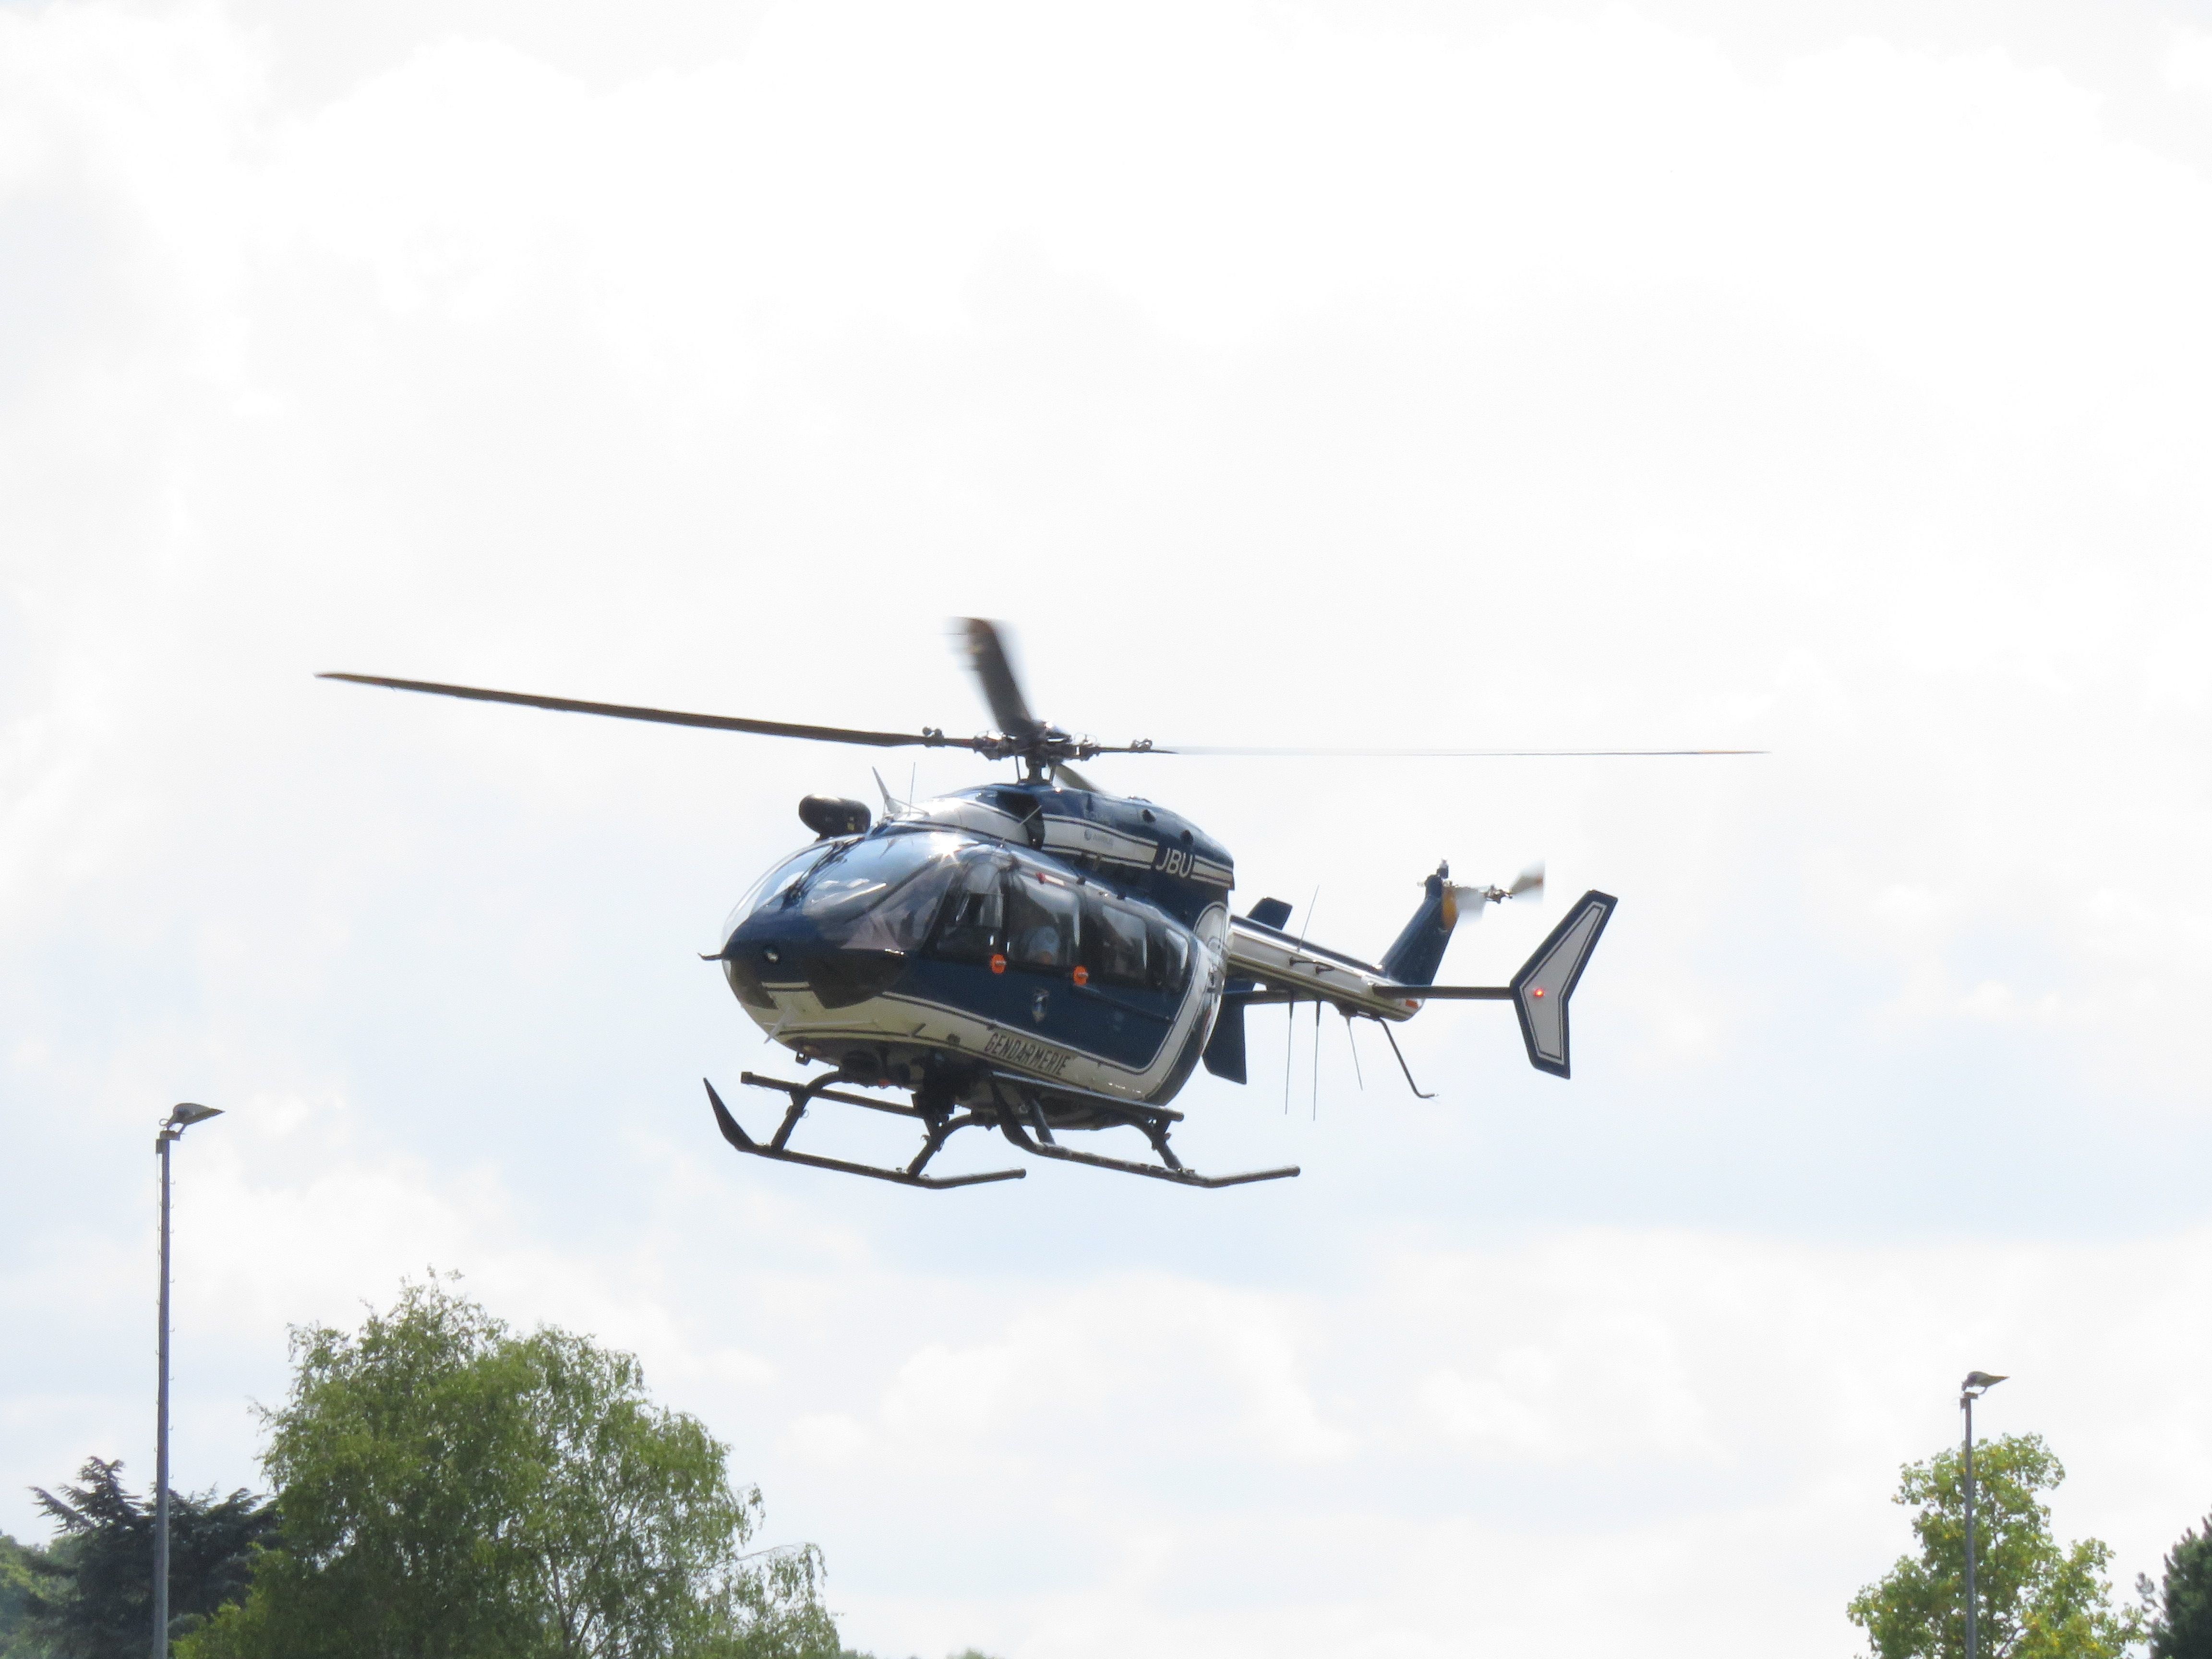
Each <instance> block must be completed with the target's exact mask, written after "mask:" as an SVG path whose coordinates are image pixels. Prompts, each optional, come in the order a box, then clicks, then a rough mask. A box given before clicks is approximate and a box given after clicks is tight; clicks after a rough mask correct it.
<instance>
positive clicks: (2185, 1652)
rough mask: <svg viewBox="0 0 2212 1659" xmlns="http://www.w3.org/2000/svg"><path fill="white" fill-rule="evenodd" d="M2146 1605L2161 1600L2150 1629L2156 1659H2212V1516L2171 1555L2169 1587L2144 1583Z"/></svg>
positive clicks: (2168, 1557) (2192, 1530)
mask: <svg viewBox="0 0 2212 1659" xmlns="http://www.w3.org/2000/svg"><path fill="white" fill-rule="evenodd" d="M2140 1582H2141V1583H2142V1588H2143V1589H2144V1592H2145V1595H2144V1600H2146V1601H2149V1600H2150V1599H2151V1597H2152V1596H2153V1595H2155V1596H2156V1597H2157V1609H2158V1610H2157V1612H2156V1613H2155V1614H2154V1616H2153V1618H2152V1620H2151V1627H2150V1655H2151V1659H2212V1516H2206V1517H2205V1520H2204V1529H2203V1531H2202V1532H2199V1531H2198V1530H2197V1528H2194V1527H2191V1528H2190V1529H2189V1530H2188V1531H2187V1532H2185V1533H2184V1534H2181V1541H2180V1542H2179V1543H2178V1544H2176V1545H2175V1546H2174V1547H2173V1548H2172V1550H2170V1551H2168V1552H2167V1553H2166V1577H2165V1582H2164V1583H2162V1584H2161V1585H2160V1586H2159V1587H2158V1589H2156V1590H2153V1589H2151V1585H2150V1581H2149V1579H2148V1577H2145V1578H2143V1579H2142V1580H2141V1581H2140Z"/></svg>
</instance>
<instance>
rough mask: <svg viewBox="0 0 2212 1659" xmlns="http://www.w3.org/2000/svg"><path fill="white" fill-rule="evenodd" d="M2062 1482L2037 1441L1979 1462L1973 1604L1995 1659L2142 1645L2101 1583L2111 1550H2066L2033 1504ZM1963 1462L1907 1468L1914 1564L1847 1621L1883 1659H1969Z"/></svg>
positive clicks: (1901, 1494) (2097, 1658) (2100, 1653)
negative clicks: (1916, 1543)
mask: <svg viewBox="0 0 2212 1659" xmlns="http://www.w3.org/2000/svg"><path fill="white" fill-rule="evenodd" d="M2065 1478H2066V1471H2065V1469H2064V1468H2063V1467H2062V1466H2061V1465H2060V1463H2059V1462H2058V1459H2057V1457H2056V1456H2054V1455H2052V1453H2051V1449H2050V1448H2049V1447H2047V1446H2045V1444H2044V1443H2043V1439H2042V1437H2040V1436H2039V1435H2033V1434H2029V1435H2006V1436H2003V1437H2001V1438H1998V1439H1996V1440H1991V1441H1990V1442H1988V1443H1985V1444H1984V1445H1982V1446H1979V1447H1977V1448H1976V1449H1975V1455H1974V1485H1975V1488H1976V1492H1975V1498H1976V1502H1975V1524H1974V1534H1975V1537H1974V1599H1975V1601H1976V1602H1977V1604H1978V1608H1979V1621H1978V1622H1979V1630H1978V1646H1979V1649H1980V1651H1981V1653H1982V1654H1983V1655H1984V1656H1987V1659H2116V1656H2118V1655H2119V1654H2120V1653H2121V1652H2122V1651H2123V1650H2124V1649H2125V1648H2126V1647H2127V1646H2128V1645H2129V1644H2130V1643H2132V1642H2135V1641H2136V1640H2138V1639H2140V1638H2141V1637H2142V1620H2141V1616H2140V1615H2139V1614H2138V1613H2136V1612H2135V1611H2134V1610H2133V1609H2128V1610H2125V1611H2119V1610H2115V1608H2114V1607H2112V1601H2111V1596H2112V1585H2111V1584H2110V1583H2107V1582H2106V1579H2105V1577H2104V1576H2103V1575H2104V1573H2105V1571H2106V1568H2107V1565H2109V1563H2110V1561H2111V1559H2112V1551H2111V1549H2110V1547H2108V1546H2106V1545H2105V1544H2103V1543H2100V1542H2099V1541H2097V1540H2096V1539H2093V1538H2085V1539H2083V1540H2082V1541H2081V1542H2080V1543H2078V1544H2075V1545H2073V1546H2072V1547H2062V1546H2061V1545H2060V1544H2059V1543H2058V1541H2057V1540H2056V1539H2054V1538H2053V1537H2052V1536H2051V1511H2050V1510H2049V1509H2048V1508H2047V1507H2046V1506H2045V1504H2042V1503H2040V1502H2039V1501H2038V1499H2037V1494H2038V1493H2039V1492H2049V1491H2051V1490H2052V1489H2054V1488H2055V1487H2057V1486H2058V1484H2059V1483H2060V1482H2061V1481H2063V1480H2065ZM1963 1488H1964V1482H1963V1480H1962V1470H1961V1464H1960V1455H1959V1453H1958V1452H1956V1451H1946V1452H1943V1453H1941V1454H1939V1455H1936V1456H1935V1457H1931V1458H1929V1460H1928V1461H1927V1462H1922V1463H1914V1464H1911V1465H1909V1466H1907V1468H1905V1471H1904V1473H1903V1477H1902V1479H1901V1480H1899V1485H1898V1492H1897V1498H1896V1501H1897V1502H1898V1503H1899V1504H1904V1505H1905V1506H1906V1507H1908V1508H1910V1509H1911V1510H1914V1511H1915V1514H1914V1516H1913V1517H1912V1530H1913V1534H1914V1535H1915V1536H1916V1537H1917V1539H1918V1540H1919V1544H1920V1551H1919V1553H1918V1554H1917V1555H1908V1556H1905V1557H1903V1558H1901V1559H1899V1561H1898V1563H1897V1565H1895V1566H1894V1567H1893V1568H1891V1569H1890V1571H1889V1574H1888V1576H1887V1577H1884V1578H1883V1579H1881V1582H1879V1583H1874V1584H1869V1585H1868V1586H1867V1587H1866V1588H1865V1589H1863V1590H1861V1591H1860V1592H1859V1593H1858V1595H1857V1596H1855V1597H1854V1598H1852V1601H1851V1603H1850V1619H1851V1622H1852V1623H1853V1624H1855V1625H1858V1626H1862V1627H1863V1629H1864V1630H1865V1631H1866V1633H1867V1639H1868V1643H1869V1646H1870V1647H1871V1648H1872V1649H1873V1651H1874V1654H1875V1659H1963V1656H1964V1654H1965V1652H1966V1582H1965V1580H1966V1502H1965V1493H1964V1490H1963Z"/></svg>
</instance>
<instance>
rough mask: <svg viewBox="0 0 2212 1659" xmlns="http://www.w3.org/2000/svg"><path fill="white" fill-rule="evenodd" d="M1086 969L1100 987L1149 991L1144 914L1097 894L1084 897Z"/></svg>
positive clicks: (1084, 961) (1084, 957) (1084, 960)
mask: <svg viewBox="0 0 2212 1659" xmlns="http://www.w3.org/2000/svg"><path fill="white" fill-rule="evenodd" d="M1085 899H1086V900H1087V901H1088V902H1086V903H1085V905H1084V907H1083V908H1084V913H1085V914H1084V953H1083V963H1084V966H1085V968H1086V969H1089V970H1090V973H1091V978H1092V979H1093V980H1094V981H1096V982H1097V983H1098V984H1100V985H1119V986H1123V987H1127V988H1128V989H1130V990H1138V991H1140V990H1143V989H1144V988H1146V971H1145V970H1146V957H1147V952H1146V948H1145V917H1144V913H1143V912H1141V911H1139V910H1135V909H1133V908H1130V907H1129V906H1128V905H1126V904H1117V903H1116V902H1114V901H1113V900H1112V899H1109V898H1106V897H1103V896H1098V895H1095V894H1085Z"/></svg>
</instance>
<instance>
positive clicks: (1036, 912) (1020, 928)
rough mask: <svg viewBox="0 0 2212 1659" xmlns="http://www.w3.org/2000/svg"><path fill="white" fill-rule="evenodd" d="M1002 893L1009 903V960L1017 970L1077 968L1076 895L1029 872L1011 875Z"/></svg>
mask: <svg viewBox="0 0 2212 1659" xmlns="http://www.w3.org/2000/svg"><path fill="white" fill-rule="evenodd" d="M1001 892H1002V894H1003V896H1004V897H1005V901H1006V960H1007V961H1008V962H1010V963H1012V964H1013V965H1014V966H1016V967H1018V968H1035V969H1066V968H1071V967H1073V966H1074V964H1075V947H1076V929H1077V923H1076V914H1077V912H1076V902H1075V895H1074V893H1073V891H1071V890H1069V889H1067V888H1066V887H1063V886H1061V885H1060V884H1059V883H1058V882H1056V881H1051V880H1048V879H1047V878H1044V877H1042V876H1040V875H1038V874H1037V873H1036V872H1033V871H1027V870H1010V871H1008V872H1006V884H1005V886H1004V887H1003V888H1002V889H1001Z"/></svg>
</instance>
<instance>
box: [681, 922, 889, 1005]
mask: <svg viewBox="0 0 2212 1659" xmlns="http://www.w3.org/2000/svg"><path fill="white" fill-rule="evenodd" d="M905 968H906V957H904V956H902V955H901V954H900V953H899V952H897V951H850V950H841V949H839V948H838V947H836V945H830V944H829V943H827V942H826V941H824V940H823V939H819V938H817V937H811V936H809V935H807V934H805V933H801V932H799V930H796V929H793V928H791V927H776V928H773V929H770V928H761V929H754V928H751V927H739V928H738V930H737V932H736V933H732V935H731V936H730V942H729V944H728V945H726V946H725V947H724V948H723V951H722V970H723V973H724V975H726V977H727V978H728V980H729V981H730V988H731V989H732V991H734V992H736V993H737V995H738V1000H739V1001H741V1002H744V1003H745V1004H747V1005H749V1006H752V1007H755V1008H758V1009H762V1010H763V1011H767V1010H771V1009H774V1008H775V1006H776V1001H775V993H777V992H779V991H782V992H795V991H806V992H811V994H813V996H814V999H815V1000H816V1001H817V1002H819V1003H820V1004H821V1005H822V1006H823V1007H824V1008H849V1007H851V1006H854V1004H855V1003H861V1002H866V1001H867V1000H869V999H870V998H872V997H875V996H879V995H881V994H883V993H884V991H886V990H888V989H890V986H891V984H892V982H893V981H896V979H897V978H898V976H899V975H900V974H901V973H902V972H903V971H904V970H905Z"/></svg>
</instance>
